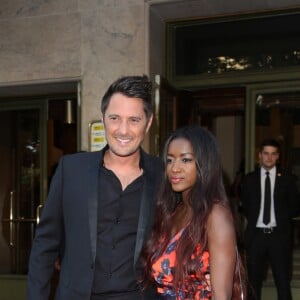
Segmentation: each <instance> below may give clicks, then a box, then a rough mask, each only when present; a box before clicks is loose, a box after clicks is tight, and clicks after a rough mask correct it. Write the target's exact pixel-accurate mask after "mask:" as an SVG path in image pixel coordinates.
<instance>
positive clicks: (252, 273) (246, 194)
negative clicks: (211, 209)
mask: <svg viewBox="0 0 300 300" xmlns="http://www.w3.org/2000/svg"><path fill="white" fill-rule="evenodd" d="M279 155H280V151H279V144H278V142H277V141H276V140H272V139H269V140H265V141H263V143H262V144H261V147H260V151H259V160H260V168H258V169H257V170H256V171H254V172H252V173H249V174H247V175H246V177H245V178H244V179H243V182H242V186H241V192H242V193H241V201H242V208H243V213H244V214H245V217H246V219H247V228H246V232H245V248H246V255H247V268H248V275H249V300H252V299H255V300H260V299H261V289H262V282H263V278H264V271H265V263H266V261H267V260H268V261H269V262H270V265H271V268H272V273H273V276H274V280H275V285H276V288H277V295H278V299H279V300H290V299H292V296H291V288H290V275H291V273H290V263H291V255H292V249H291V245H292V236H291V221H292V218H293V217H295V216H297V214H298V212H299V207H300V199H299V192H298V191H297V185H296V179H295V176H293V175H292V174H290V173H288V172H287V171H284V170H282V169H280V168H279V167H277V166H276V164H277V162H278V159H279Z"/></svg>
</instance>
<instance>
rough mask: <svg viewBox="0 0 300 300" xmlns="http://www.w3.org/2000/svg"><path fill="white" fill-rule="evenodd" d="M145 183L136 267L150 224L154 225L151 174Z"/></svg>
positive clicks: (138, 231) (145, 178)
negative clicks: (152, 220)
mask: <svg viewBox="0 0 300 300" xmlns="http://www.w3.org/2000/svg"><path fill="white" fill-rule="evenodd" d="M143 181H144V182H143V194H142V199H141V206H140V216H139V222H138V228H137V237H136V244H135V251H134V265H136V263H137V261H138V259H139V256H140V253H141V250H142V246H143V243H144V238H145V234H146V232H147V231H148V229H149V228H148V227H149V226H150V223H152V222H151V221H150V220H151V219H152V215H153V207H152V204H153V201H152V199H151V197H154V184H153V183H152V181H153V177H152V178H150V176H149V174H148V176H147V175H145V176H144V180H143Z"/></svg>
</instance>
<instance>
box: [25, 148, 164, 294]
mask: <svg viewBox="0 0 300 300" xmlns="http://www.w3.org/2000/svg"><path fill="white" fill-rule="evenodd" d="M141 154H142V155H143V157H144V183H143V193H142V195H141V206H140V216H139V221H138V229H137V237H136V246H135V253H134V266H133V270H134V269H135V268H136V267H137V263H138V259H139V256H140V252H141V249H142V245H143V242H144V240H145V238H146V236H147V234H148V233H149V232H150V229H151V227H152V224H153V221H154V210H155V194H156V190H157V188H158V185H159V181H160V178H161V174H162V164H161V161H160V160H159V159H158V158H156V157H154V156H151V155H148V154H146V153H145V152H144V151H143V150H141ZM102 161H103V151H100V152H93V153H91V152H90V153H78V154H74V155H66V156H64V157H63V158H62V159H61V161H60V163H59V166H58V168H57V170H56V173H55V175H54V177H53V179H52V182H51V188H50V191H49V195H48V200H47V202H46V204H45V207H44V209H43V214H42V218H41V221H40V223H39V225H38V227H37V229H36V236H35V240H34V242H33V246H32V250H31V255H30V261H29V273H28V279H27V280H28V282H27V300H42V299H43V300H44V299H45V300H46V299H48V297H49V293H50V280H51V276H52V273H53V266H54V261H55V259H56V258H57V257H58V256H60V257H61V270H60V279H59V285H58V287H57V293H56V299H57V300H83V299H86V300H88V299H90V294H91V290H92V284H93V273H94V266H95V256H96V241H97V211H98V209H97V206H98V197H99V189H98V182H99V178H98V176H99V166H100V163H101V162H102ZM99 199H100V200H101V195H100V198H99ZM108 255H109V254H108Z"/></svg>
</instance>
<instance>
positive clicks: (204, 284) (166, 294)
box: [152, 228, 211, 300]
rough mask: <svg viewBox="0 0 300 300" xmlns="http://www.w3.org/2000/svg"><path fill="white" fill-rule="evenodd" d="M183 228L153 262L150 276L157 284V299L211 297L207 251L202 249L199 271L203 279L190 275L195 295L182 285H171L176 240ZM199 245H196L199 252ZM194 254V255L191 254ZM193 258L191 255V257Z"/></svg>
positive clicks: (194, 299) (199, 299)
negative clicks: (178, 286) (175, 286)
mask: <svg viewBox="0 0 300 300" xmlns="http://www.w3.org/2000/svg"><path fill="white" fill-rule="evenodd" d="M184 230H185V228H183V229H181V230H180V231H179V232H178V233H177V234H176V235H175V236H174V237H173V238H172V239H171V241H170V243H169V245H168V246H167V248H166V250H165V251H164V253H163V255H162V256H161V257H160V258H159V259H158V260H157V261H156V262H155V263H154V264H153V266H152V276H153V278H154V280H155V282H156V285H157V294H158V296H159V299H166V300H167V299H168V300H187V299H193V300H209V299H211V287H210V282H209V253H208V252H207V251H204V252H203V254H202V256H201V258H200V259H199V258H198V260H199V269H200V272H201V273H202V274H203V275H204V276H203V279H200V278H197V277H196V276H195V275H190V276H191V278H192V280H193V282H194V285H195V286H196V293H195V295H191V294H190V293H189V292H188V291H187V290H186V288H184V286H183V287H182V289H178V288H177V289H175V288H174V286H173V271H174V268H175V265H176V250H177V245H178V242H179V240H180V238H181V236H182V233H183V232H184ZM200 249H201V246H200V245H199V246H198V247H197V250H196V251H197V253H199V251H200ZM193 256H194V255H193ZM192 259H193V257H192Z"/></svg>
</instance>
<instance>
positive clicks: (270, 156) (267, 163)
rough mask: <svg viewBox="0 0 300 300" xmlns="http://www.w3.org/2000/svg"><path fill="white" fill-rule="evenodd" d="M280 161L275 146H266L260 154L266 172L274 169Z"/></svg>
mask: <svg viewBox="0 0 300 300" xmlns="http://www.w3.org/2000/svg"><path fill="white" fill-rule="evenodd" d="M278 159H279V153H278V149H277V148H276V147H273V146H265V147H264V148H263V149H262V151H261V152H259V160H260V164H261V166H262V167H264V168H265V169H266V170H270V169H272V168H273V167H274V166H275V165H276V163H277V161H278Z"/></svg>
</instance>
